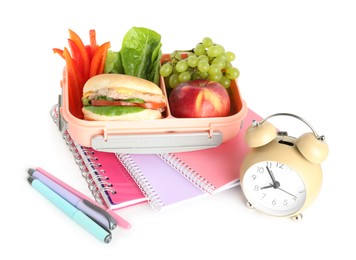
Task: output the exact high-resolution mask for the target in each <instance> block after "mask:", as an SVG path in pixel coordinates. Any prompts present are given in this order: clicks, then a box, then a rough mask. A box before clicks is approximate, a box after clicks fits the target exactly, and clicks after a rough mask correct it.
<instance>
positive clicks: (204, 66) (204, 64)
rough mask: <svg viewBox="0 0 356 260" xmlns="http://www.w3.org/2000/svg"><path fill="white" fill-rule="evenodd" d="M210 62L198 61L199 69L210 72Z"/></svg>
mask: <svg viewBox="0 0 356 260" xmlns="http://www.w3.org/2000/svg"><path fill="white" fill-rule="evenodd" d="M209 67H210V65H209V62H206V61H199V63H198V70H199V71H200V72H208V71H209Z"/></svg>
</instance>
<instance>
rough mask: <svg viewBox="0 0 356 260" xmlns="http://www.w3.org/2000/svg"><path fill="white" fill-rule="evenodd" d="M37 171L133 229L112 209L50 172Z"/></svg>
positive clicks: (38, 169)
mask: <svg viewBox="0 0 356 260" xmlns="http://www.w3.org/2000/svg"><path fill="white" fill-rule="evenodd" d="M36 171H38V172H40V173H42V174H43V175H45V176H47V177H48V178H50V179H51V180H53V181H54V182H56V183H58V184H59V185H61V186H62V187H63V188H66V189H67V190H68V191H70V192H72V193H73V194H75V195H76V196H78V197H80V198H82V199H86V200H88V201H90V202H91V203H93V204H95V205H96V206H98V207H100V208H102V209H103V210H105V211H106V212H107V213H108V214H110V216H111V217H113V218H114V219H115V220H116V222H117V224H118V225H119V226H120V227H122V228H126V229H129V228H131V224H130V223H129V222H127V221H126V220H125V219H124V218H122V217H121V216H119V215H118V214H116V213H115V212H114V211H112V210H111V209H106V208H104V207H103V206H101V205H99V204H98V203H97V202H96V201H94V200H92V199H90V198H89V197H88V196H86V195H84V194H83V193H81V192H79V191H78V190H76V189H74V188H73V187H71V186H70V185H68V184H66V183H65V182H63V181H61V180H60V179H58V178H56V177H55V176H53V175H52V174H50V173H49V172H47V171H45V170H44V169H42V168H40V167H37V168H36Z"/></svg>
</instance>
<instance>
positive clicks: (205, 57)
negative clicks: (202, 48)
mask: <svg viewBox="0 0 356 260" xmlns="http://www.w3.org/2000/svg"><path fill="white" fill-rule="evenodd" d="M200 61H206V62H208V63H209V58H208V56H206V55H200V56H199V57H198V63H199V62H200Z"/></svg>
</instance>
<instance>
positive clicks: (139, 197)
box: [76, 145, 147, 209]
mask: <svg viewBox="0 0 356 260" xmlns="http://www.w3.org/2000/svg"><path fill="white" fill-rule="evenodd" d="M76 149H77V151H78V153H79V155H80V156H81V158H82V163H84V165H85V168H83V167H81V168H82V173H83V177H84V178H85V179H86V181H87V183H88V186H89V189H90V190H91V192H92V194H93V196H94V198H95V200H97V201H101V202H102V203H103V204H104V205H105V206H106V207H107V208H109V209H119V208H123V207H127V206H131V205H134V204H138V203H141V202H145V201H147V198H146V196H145V195H144V193H143V192H142V191H141V189H140V188H139V187H138V185H137V184H136V182H135V180H134V179H132V177H131V175H130V174H129V173H128V172H127V170H126V168H125V167H124V166H123V165H122V164H121V163H120V161H119V159H118V158H117V157H116V155H115V154H114V153H106V152H100V151H96V150H94V149H92V148H90V147H83V146H80V145H76Z"/></svg>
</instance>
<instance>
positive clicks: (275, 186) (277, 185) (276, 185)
mask: <svg viewBox="0 0 356 260" xmlns="http://www.w3.org/2000/svg"><path fill="white" fill-rule="evenodd" d="M279 186H280V183H279V182H278V181H276V183H275V184H270V185H267V186H263V187H261V188H260V189H261V190H264V189H268V188H274V189H279Z"/></svg>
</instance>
